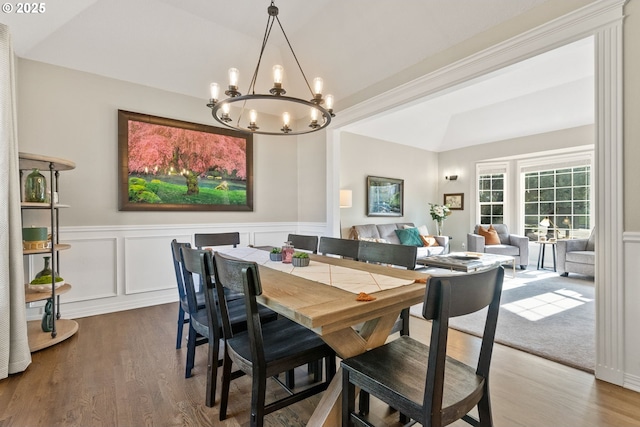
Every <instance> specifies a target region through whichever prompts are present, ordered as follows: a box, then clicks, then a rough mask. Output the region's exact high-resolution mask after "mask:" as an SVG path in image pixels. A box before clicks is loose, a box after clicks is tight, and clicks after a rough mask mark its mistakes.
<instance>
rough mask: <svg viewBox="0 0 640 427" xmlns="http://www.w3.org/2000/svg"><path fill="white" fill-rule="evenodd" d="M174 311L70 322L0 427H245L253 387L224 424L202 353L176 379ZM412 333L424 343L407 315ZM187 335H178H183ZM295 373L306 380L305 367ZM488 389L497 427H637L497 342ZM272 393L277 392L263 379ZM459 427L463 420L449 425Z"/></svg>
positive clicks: (9, 392) (597, 392)
mask: <svg viewBox="0 0 640 427" xmlns="http://www.w3.org/2000/svg"><path fill="white" fill-rule="evenodd" d="M176 317H177V305H176V304H166V305H160V306H155V307H147V308H142V309H136V310H130V311H123V312H119V313H111V314H107V315H102V316H94V317H87V318H81V319H77V321H78V323H79V331H78V333H77V334H76V335H75V336H73V337H72V338H70V339H69V340H67V341H65V342H63V343H61V344H59V345H57V346H54V347H51V348H48V349H45V350H42V351H39V352H37V353H34V354H33V355H32V356H33V363H32V364H31V366H29V368H28V369H27V370H26V371H25V372H23V373H21V374H16V375H12V376H10V377H9V378H7V379H5V380H2V381H0V427H7V426H20V427H23V426H25V427H39V426H43V427H44V426H62V427H66V426H91V427H93V426H143V425H145V426H207V425H209V426H245V425H248V421H249V399H250V392H251V382H250V380H249V378H247V377H245V378H241V379H238V380H235V381H233V382H232V394H231V396H230V404H229V418H228V419H227V420H225V421H223V422H221V421H218V410H217V406H216V407H214V408H207V407H206V406H205V405H204V391H205V387H206V377H205V371H206V348H205V347H199V348H198V349H197V350H196V365H195V369H194V371H193V377H191V378H189V379H185V378H184V364H185V354H186V348H185V346H183V348H182V349H181V350H175V349H174V347H175V333H176V332H175V325H176V323H175V322H176ZM411 322H412V325H411V327H412V330H411V335H412V336H413V337H416V338H417V337H420V338H424V339H427V332H426V331H427V329H426V322H424V321H422V320H420V319H417V318H413V317H412V320H411ZM185 332H186V331H185ZM450 343H451V352H450V353H451V354H452V355H454V356H456V357H459V358H461V359H463V360H464V359H465V358H468V357H470V355H472V354H473V353H474V352H476V351H478V348H477V347H478V343H479V340H478V339H477V338H475V337H471V336H468V335H466V334H463V333H460V332H457V331H451V335H450ZM298 371H299V372H297V375H298V377H299V380H298V381H297V383H302V382H304V377H306V367H303V368H300V369H299V370H298ZM491 372H492V378H491V393H492V403H493V414H494V421H495V425H496V426H531V427H534V426H535V427H539V426H583V427H589V426H593V427H596V426H597V427H602V426H616V427H618V426H640V394H639V393H635V392H633V391H629V390H625V389H623V388H621V387H617V386H614V385H611V384H608V383H604V382H601V381H596V380H595V379H594V377H593V376H592V375H590V374H587V373H585V372H582V371H579V370H576V369H572V368H569V367H566V366H563V365H559V364H556V363H553V362H550V361H548V360H544V359H541V358H538V357H535V356H532V355H530V354H527V353H523V352H520V351H518V350H513V349H511V348H508V347H503V346H499V345H498V346H496V348H495V351H494V360H493V365H492V371H491ZM271 383H272V384H271V385H270V393H271V395H272V396H275V395H277V394H280V393H282V390H281V389H280V387H279V386H277V385H276V383H275V382H274V381H271ZM318 399H319V398H318V397H314V398H310V399H307V400H305V401H303V402H299V403H297V404H295V405H293V406H291V407H288V408H285V409H282V410H280V411H278V412H276V413H274V414H270V415H268V416H267V417H266V418H265V421H266V425H269V426H289V427H292V426H304V425H305V424H306V420H307V419H308V418H309V416H310V414H311V413H312V412H313V409H314V407H315V404H316V403H317V401H318ZM371 413H372V415H371V416H372V418H373V419H375V420H376V422H381V423H382V425H387V426H397V425H399V424H398V423H397V414H395V413H392V412H391V411H390V410H389V408H388V407H387V406H386V405H384V404H382V403H380V402H376V401H375V400H374V399H372V410H371ZM453 425H454V426H458V425H460V426H461V425H467V424H465V423H464V422H458V423H456V424H453Z"/></svg>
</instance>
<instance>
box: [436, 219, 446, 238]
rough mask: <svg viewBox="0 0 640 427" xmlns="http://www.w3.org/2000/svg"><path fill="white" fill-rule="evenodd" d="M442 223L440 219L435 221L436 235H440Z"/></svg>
mask: <svg viewBox="0 0 640 427" xmlns="http://www.w3.org/2000/svg"><path fill="white" fill-rule="evenodd" d="M443 224H444V221H442V220H440V221H436V235H438V236H442V235H443V234H442V226H443Z"/></svg>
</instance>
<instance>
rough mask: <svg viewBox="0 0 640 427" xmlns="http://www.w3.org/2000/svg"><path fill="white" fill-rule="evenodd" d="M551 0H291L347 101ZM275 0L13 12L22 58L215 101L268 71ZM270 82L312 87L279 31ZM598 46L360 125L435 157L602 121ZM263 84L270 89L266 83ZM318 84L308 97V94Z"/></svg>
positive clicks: (83, 1)
mask: <svg viewBox="0 0 640 427" xmlns="http://www.w3.org/2000/svg"><path fill="white" fill-rule="evenodd" d="M546 1H550V0H517V1H514V0H402V1H397V2H393V1H389V0H386V1H382V0H348V1H344V0H313V1H309V0H277V1H276V6H278V7H279V9H280V15H279V17H280V20H281V22H282V25H283V27H284V29H285V31H286V32H287V35H288V37H289V39H290V41H291V43H292V45H293V48H294V50H295V52H296V55H297V56H298V59H299V61H300V63H301V65H302V67H303V69H304V70H305V73H306V74H307V78H309V79H312V78H313V77H316V76H322V77H323V78H324V81H325V88H326V93H332V94H333V95H334V97H335V99H336V107H337V109H338V111H337V112H338V114H339V107H340V102H341V100H345V99H347V98H349V97H352V96H354V95H357V94H358V93H360V92H362V91H365V90H366V89H367V88H368V87H371V86H373V85H375V84H376V83H378V82H381V81H384V80H385V79H387V78H389V77H390V76H393V75H395V74H397V73H400V72H402V71H403V70H406V69H408V68H409V67H411V66H413V65H415V64H418V63H420V62H421V61H423V60H425V59H426V58H429V57H430V56H432V55H434V54H436V53H438V52H441V51H444V50H446V49H447V48H449V47H451V46H453V45H456V44H458V43H460V42H463V41H465V40H467V39H469V38H472V37H474V36H475V35H477V34H479V33H481V32H483V31H485V30H487V29H489V28H491V27H493V26H495V25H498V24H500V23H502V22H505V21H508V20H509V19H512V18H514V17H516V16H517V15H519V14H522V13H524V12H527V11H529V10H530V9H532V8H535V7H537V6H540V5H541V4H542V3H545V2H546ZM269 3H270V1H269V0H260V1H258V0H217V1H213V0H188V1H185V0H51V1H47V2H46V3H45V5H46V11H45V13H42V14H29V15H26V14H17V13H10V14H7V13H5V14H3V15H2V16H1V17H0V21H1V22H2V23H4V24H7V25H9V27H10V29H11V32H12V35H13V45H14V49H15V51H16V54H17V55H18V56H19V57H22V58H27V59H31V60H35V61H41V62H45V63H51V64H54V65H58V66H62V67H67V68H72V69H77V70H81V71H86V72H90V73H95V74H98V75H102V76H106V77H110V78H115V79H120V80H124V81H129V82H134V83H139V84H142V85H147V86H151V87H155V88H159V89H163V90H167V91H171V92H176V93H180V94H185V95H189V96H194V97H200V98H202V99H203V108H205V107H204V103H205V101H206V99H207V98H208V86H209V83H210V82H211V81H218V82H219V83H221V85H225V84H226V75H227V69H228V68H230V67H236V68H238V69H239V70H240V72H241V77H240V85H239V86H240V89H241V90H243V88H244V90H245V91H246V87H248V84H249V80H250V78H251V75H252V73H253V70H254V68H255V66H256V61H257V58H258V53H259V49H260V44H261V41H262V37H263V35H264V31H265V26H266V21H267V6H269ZM267 47H268V49H267V50H266V51H265V56H264V58H263V65H262V67H263V68H261V70H262V72H261V76H263V78H261V79H259V80H258V84H257V85H256V87H257V88H262V89H261V90H264V91H265V92H266V91H267V90H268V88H269V87H270V86H271V84H270V77H269V76H270V69H271V66H272V65H273V64H275V63H281V64H282V65H284V67H285V85H286V87H287V89H288V92H289V93H292V94H295V93H300V94H301V95H302V96H305V95H304V94H305V93H308V90H307V89H304V88H305V86H304V82H303V81H302V79H301V78H300V77H299V75H298V73H297V71H296V69H297V67H296V65H295V61H294V59H293V58H292V57H291V55H290V53H289V51H288V48H287V47H286V41H285V40H284V38H283V37H282V36H281V33H280V32H279V31H275V30H274V32H273V33H272V35H271V39H270V42H269V45H268V46H267ZM592 52H593V47H592V44H591V41H586V42H585V41H583V42H578V43H575V44H574V45H571V46H568V47H565V48H564V50H559V51H555V52H551V53H549V54H547V55H543V56H541V57H538V58H532V59H530V60H528V61H525V62H523V63H521V64H516V65H514V66H512V67H509V69H505V70H501V71H498V72H495V73H493V74H492V75H490V76H485V77H484V78H483V79H481V80H480V81H477V82H473V84H467V85H465V87H463V88H462V87H461V88H456V89H454V90H450V91H448V93H446V94H441V96H435V97H431V98H430V99H428V100H420V101H416V102H414V103H412V105H409V106H405V107H403V108H402V109H397V110H395V111H391V112H387V113H385V114H384V115H381V116H380V117H372V118H369V119H367V120H365V121H363V122H361V123H357V124H352V125H350V126H349V127H348V128H347V130H349V131H351V132H355V133H360V134H363V135H368V136H372V137H376V138H379V139H384V140H389V141H392V142H398V143H402V144H408V145H413V146H417V147H421V148H424V149H429V150H433V151H441V150H445V149H451V148H457V147H463V146H466V145H471V144H477V143H483V142H487V141H492V140H498V139H505V138H511V137H515V136H522V135H526V134H531V133H539V132H544V131H549V130H556V129H561V128H566V127H573V126H579V125H582V124H588V123H593V101H592V100H593V53H592ZM259 90H260V89H259ZM303 90H307V92H303Z"/></svg>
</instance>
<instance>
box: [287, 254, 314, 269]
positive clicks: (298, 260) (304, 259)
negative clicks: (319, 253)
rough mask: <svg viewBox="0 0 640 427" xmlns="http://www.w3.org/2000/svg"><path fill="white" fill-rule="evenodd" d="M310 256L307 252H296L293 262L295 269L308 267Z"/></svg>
mask: <svg viewBox="0 0 640 427" xmlns="http://www.w3.org/2000/svg"><path fill="white" fill-rule="evenodd" d="M309 261H310V260H309V254H308V253H306V252H296V253H294V254H293V259H292V260H291V262H292V264H293V266H294V267H306V266H308V265H309Z"/></svg>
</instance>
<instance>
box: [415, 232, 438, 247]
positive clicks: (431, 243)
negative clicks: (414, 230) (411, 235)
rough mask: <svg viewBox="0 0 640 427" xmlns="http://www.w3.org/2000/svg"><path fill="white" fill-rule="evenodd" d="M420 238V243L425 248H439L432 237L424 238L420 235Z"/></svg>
mask: <svg viewBox="0 0 640 427" xmlns="http://www.w3.org/2000/svg"><path fill="white" fill-rule="evenodd" d="M420 238H421V239H422V243H424V245H425V246H440V245H439V244H438V241H437V240H436V238H435V237H434V236H425V235H422V234H421V235H420Z"/></svg>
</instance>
